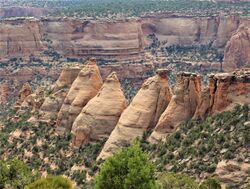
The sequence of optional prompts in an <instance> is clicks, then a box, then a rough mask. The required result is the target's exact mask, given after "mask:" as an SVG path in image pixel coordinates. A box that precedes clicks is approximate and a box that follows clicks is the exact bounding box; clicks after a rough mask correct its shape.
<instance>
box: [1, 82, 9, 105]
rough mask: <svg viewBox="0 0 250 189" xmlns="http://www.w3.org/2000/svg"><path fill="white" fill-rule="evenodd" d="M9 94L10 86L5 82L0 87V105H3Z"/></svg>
mask: <svg viewBox="0 0 250 189" xmlns="http://www.w3.org/2000/svg"><path fill="white" fill-rule="evenodd" d="M9 94H10V86H9V84H8V83H7V82H5V83H2V84H1V85H0V104H5V103H6V102H7V100H8V96H9Z"/></svg>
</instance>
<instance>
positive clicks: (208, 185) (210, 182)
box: [200, 178, 221, 189]
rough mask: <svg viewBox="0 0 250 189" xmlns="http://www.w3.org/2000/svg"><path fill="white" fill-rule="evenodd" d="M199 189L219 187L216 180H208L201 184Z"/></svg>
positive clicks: (216, 188)
mask: <svg viewBox="0 0 250 189" xmlns="http://www.w3.org/2000/svg"><path fill="white" fill-rule="evenodd" d="M200 189H221V185H220V182H219V181H218V180H217V179H216V178H208V179H207V180H205V181H204V182H202V183H201V185H200Z"/></svg>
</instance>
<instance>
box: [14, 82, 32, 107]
mask: <svg viewBox="0 0 250 189" xmlns="http://www.w3.org/2000/svg"><path fill="white" fill-rule="evenodd" d="M30 94H32V88H31V86H30V84H29V83H25V84H24V85H23V86H22V88H21V90H20V91H19V94H18V100H17V101H16V103H15V105H14V109H16V110H18V109H19V108H20V107H21V105H22V103H23V102H24V101H25V99H26V98H27V97H28V96H29V95H30Z"/></svg>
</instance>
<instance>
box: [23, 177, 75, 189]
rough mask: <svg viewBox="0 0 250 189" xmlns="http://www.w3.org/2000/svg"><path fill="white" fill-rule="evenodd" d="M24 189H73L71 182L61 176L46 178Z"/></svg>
mask: <svg viewBox="0 0 250 189" xmlns="http://www.w3.org/2000/svg"><path fill="white" fill-rule="evenodd" d="M25 189H74V187H73V184H72V182H71V181H70V180H69V179H67V178H64V177H62V176H47V177H46V178H41V179H38V180H37V181H35V182H33V183H31V184H29V185H28V186H27V187H25Z"/></svg>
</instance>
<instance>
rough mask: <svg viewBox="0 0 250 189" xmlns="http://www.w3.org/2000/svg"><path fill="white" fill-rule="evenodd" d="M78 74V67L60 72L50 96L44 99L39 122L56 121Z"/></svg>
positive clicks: (51, 122) (48, 122)
mask: <svg viewBox="0 0 250 189" xmlns="http://www.w3.org/2000/svg"><path fill="white" fill-rule="evenodd" d="M79 72H80V68H78V67H70V68H64V69H63V70H62V72H61V74H60V76H59V78H58V80H57V81H56V83H55V86H54V88H53V89H52V91H51V94H49V95H48V97H46V99H45V101H44V103H43V105H42V107H41V109H40V111H39V121H40V122H44V123H47V124H53V123H54V122H55V121H56V118H57V114H58V112H59V110H60V108H61V106H62V104H63V101H64V99H65V97H66V95H67V93H68V91H69V89H70V87H71V85H72V83H73V82H74V80H75V79H76V77H77V75H78V73H79Z"/></svg>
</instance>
